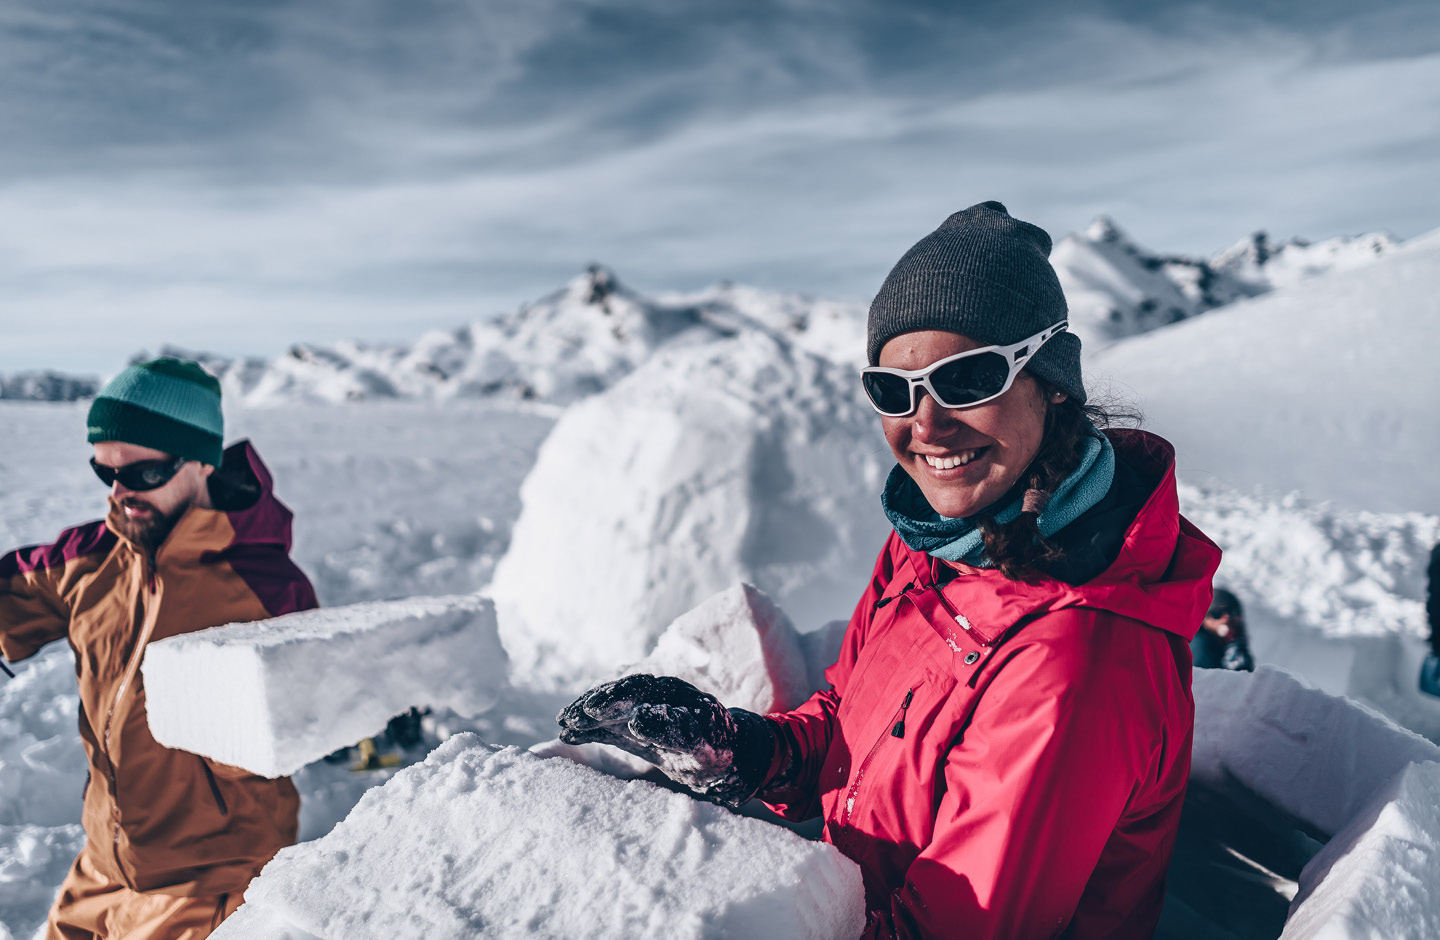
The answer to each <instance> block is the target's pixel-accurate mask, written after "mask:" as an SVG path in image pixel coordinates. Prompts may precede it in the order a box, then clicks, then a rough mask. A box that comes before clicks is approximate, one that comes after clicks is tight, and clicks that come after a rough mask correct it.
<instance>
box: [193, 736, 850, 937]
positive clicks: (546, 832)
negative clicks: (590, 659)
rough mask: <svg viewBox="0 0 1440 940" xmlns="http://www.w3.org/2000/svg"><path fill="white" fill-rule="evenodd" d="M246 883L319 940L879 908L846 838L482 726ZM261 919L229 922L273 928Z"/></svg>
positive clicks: (717, 921) (714, 932)
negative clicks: (760, 816) (824, 838)
mask: <svg viewBox="0 0 1440 940" xmlns="http://www.w3.org/2000/svg"><path fill="white" fill-rule="evenodd" d="M245 897H246V902H247V903H246V905H245V907H242V908H241V913H247V909H249V908H251V907H254V908H257V909H258V910H256V911H255V912H254V913H253V914H249V913H247V917H249V918H251V921H252V922H264V921H268V922H269V923H271V924H282V925H285V926H286V928H287V929H290V930H291V931H292V935H294V936H304V935H306V934H308V935H312V936H314V937H316V938H319V940H367V938H373V940H452V938H453V940H461V938H465V940H469V938H473V937H522V936H523V937H533V938H556V940H560V938H563V940H572V938H575V937H586V938H594V940H611V938H613V940H622V938H623V940H645V938H656V940H660V938H664V940H689V938H694V940H700V938H705V940H724V938H731V940H760V938H772V940H854V938H856V937H858V936H859V935H860V932H861V930H862V929H863V927H864V922H865V910H864V908H865V905H864V888H863V885H862V883H861V878H860V869H859V868H858V867H857V866H856V865H855V864H854V863H853V862H851V861H850V860H849V859H847V858H845V857H844V856H843V855H842V854H841V853H840V852H839V851H838V850H837V849H835V848H834V847H833V846H830V845H826V844H824V843H818V842H810V841H807V840H805V839H803V838H801V837H799V836H796V835H794V834H793V833H791V832H788V831H787V830H785V829H782V828H780V827H777V826H773V825H770V824H768V823H764V822H760V821H758V820H754V819H748V818H745V817H742V816H737V815H734V814H732V813H730V812H729V811H728V810H725V809H723V808H722V807H719V806H715V805H713V804H709V803H699V802H696V801H694V800H692V799H690V798H689V797H687V796H683V795H681V794H679V793H673V792H670V791H668V790H664V789H661V788H659V787H656V786H653V785H651V784H648V783H644V782H641V781H628V782H627V781H621V780H616V779H614V778H611V777H607V776H605V775H604V774H601V773H599V772H597V771H594V770H591V769H589V768H587V767H583V766H581V765H579V764H575V763H571V762H570V761H564V760H544V759H542V758H539V757H536V756H535V755H533V754H529V753H527V752H525V751H521V750H519V749H517V748H504V749H495V748H491V747H489V746H488V745H485V744H484V743H483V742H481V740H480V739H479V738H478V737H476V736H475V735H472V734H460V735H456V736H455V737H453V738H451V739H450V740H449V741H447V742H445V744H443V745H441V746H440V747H439V748H437V749H436V750H435V751H434V752H432V753H431V755H430V756H429V757H428V758H427V759H426V760H425V762H424V763H423V764H417V765H415V766H413V767H409V768H406V769H405V770H403V771H401V772H400V773H398V774H396V775H395V777H394V778H393V779H391V780H390V781H389V782H388V783H386V784H385V785H384V786H383V787H380V788H378V789H375V790H371V791H370V792H369V793H367V794H366V795H365V797H364V798H363V799H362V800H361V801H360V803H359V804H358V805H357V806H356V807H355V809H354V811H352V812H351V814H350V815H349V816H348V817H347V818H346V819H345V821H344V822H342V823H340V824H339V825H338V826H336V828H335V829H334V830H333V831H332V832H331V833H330V834H329V835H327V836H325V837H324V838H321V839H319V840H317V841H315V842H310V843H304V844H301V845H296V846H291V847H289V848H286V849H282V850H281V851H280V853H279V854H278V855H276V856H275V858H274V859H273V860H272V861H271V862H270V864H269V865H267V866H266V867H265V870H264V871H263V872H262V873H261V874H260V876H259V877H258V878H257V879H256V880H255V881H254V882H252V883H251V885H250V887H249V889H248V890H247V891H246V894H245ZM262 915H263V917H262ZM238 918H239V915H237V919H238ZM244 927H245V924H244V923H241V924H239V926H238V927H237V928H232V927H231V923H230V922H227V923H225V924H223V925H221V928H220V929H219V930H218V931H216V932H215V934H214V935H213V936H214V937H215V940H241V938H247V940H248V938H251V937H258V936H259V935H258V934H255V933H253V932H248V933H247V932H244V930H243V929H241V928H244ZM299 931H303V933H299Z"/></svg>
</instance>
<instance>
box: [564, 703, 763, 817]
mask: <svg viewBox="0 0 1440 940" xmlns="http://www.w3.org/2000/svg"><path fill="white" fill-rule="evenodd" d="M555 720H556V722H558V723H559V725H560V740H562V741H564V742H565V743H566V744H587V743H595V744H611V745H614V746H615V747H618V748H620V749H622V750H625V751H629V752H630V753H631V754H635V755H637V756H639V757H643V758H645V759H646V760H648V761H649V762H650V763H652V764H654V765H655V766H657V767H659V768H660V770H661V771H663V772H664V774H665V776H667V777H669V778H670V779H671V780H674V781H676V782H677V783H681V784H684V785H685V786H687V787H689V788H690V789H691V790H692V791H694V792H695V794H696V795H697V796H701V797H704V798H705V799H708V800H712V801H714V802H716V803H724V804H725V805H727V806H730V807H738V806H739V805H740V804H741V803H744V802H745V801H746V800H748V799H750V797H752V796H754V795H755V793H756V791H758V790H759V789H760V787H761V786H762V785H763V784H764V783H765V775H766V773H767V772H768V771H769V769H770V760H771V757H772V756H773V754H774V749H775V732H774V729H773V728H772V727H771V723H770V721H769V719H767V718H764V717H762V716H760V715H757V714H755V713H754V712H747V711H745V710H744V709H740V708H731V709H726V708H725V706H723V705H721V704H720V702H719V700H718V699H716V698H715V696H713V695H710V694H708V693H705V692H701V691H700V690H699V689H697V688H695V687H694V686H693V685H691V684H690V683H688V682H686V681H685V680H683V679H676V678H674V677H672V676H646V675H635V676H625V677H624V678H621V679H616V680H615V681H614V682H606V683H603V684H601V685H597V686H596V687H595V688H593V689H591V690H590V691H589V692H586V693H585V694H584V695H582V696H580V697H579V698H577V699H576V700H575V701H573V702H571V703H570V704H569V705H567V706H565V708H564V709H563V710H562V711H561V712H560V714H559V715H558V716H556V719H555Z"/></svg>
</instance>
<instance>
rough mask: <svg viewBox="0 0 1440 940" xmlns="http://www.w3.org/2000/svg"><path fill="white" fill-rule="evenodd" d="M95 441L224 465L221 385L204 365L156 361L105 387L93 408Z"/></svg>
mask: <svg viewBox="0 0 1440 940" xmlns="http://www.w3.org/2000/svg"><path fill="white" fill-rule="evenodd" d="M85 423H86V424H87V425H88V426H89V432H90V433H89V434H88V436H87V437H86V440H88V441H89V442H90V443H92V444H95V443H99V442H100V441H121V442H123V443H126V444H135V445H137V446H139V447H151V448H154V449H155V450H163V451H164V452H165V453H167V454H174V455H175V456H176V457H185V458H187V459H189V460H198V461H199V462H200V463H208V464H210V465H211V466H212V467H218V466H220V454H221V452H222V451H223V446H222V442H223V440H224V437H225V418H224V416H223V415H222V414H221V412H220V383H219V382H218V381H216V379H215V376H213V375H211V374H210V373H209V372H206V371H205V370H204V369H202V368H201V367H200V365H199V364H198V363H194V362H190V361H189V360H186V359H170V358H164V359H151V360H150V361H149V362H141V363H137V364H135V365H133V366H131V367H130V368H128V369H126V370H125V371H124V372H121V373H120V374H119V375H117V376H115V378H113V379H111V380H110V381H109V382H107V383H106V384H105V387H104V388H102V389H101V390H100V394H99V395H97V396H96V397H95V401H94V403H92V404H91V405H90V416H89V417H88V418H87V419H86V422H85Z"/></svg>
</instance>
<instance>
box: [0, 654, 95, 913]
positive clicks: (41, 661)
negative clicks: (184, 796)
mask: <svg viewBox="0 0 1440 940" xmlns="http://www.w3.org/2000/svg"><path fill="white" fill-rule="evenodd" d="M15 672H16V678H14V679H7V678H5V677H4V676H0V940H8V938H9V937H10V933H9V932H8V931H13V934H14V937H15V938H18V940H29V933H30V931H31V930H32V929H33V927H34V925H36V924H38V923H40V922H42V921H43V920H44V919H45V912H46V911H47V910H48V909H49V907H50V902H51V901H53V900H54V899H55V888H56V887H57V886H58V885H59V884H60V881H61V880H62V879H63V878H64V877H65V873H66V872H67V871H68V870H69V869H70V863H71V862H72V861H74V859H75V856H76V854H77V853H78V852H79V851H80V847H81V845H83V844H84V842H85V834H84V832H83V831H82V830H81V828H80V797H81V793H82V791H83V788H84V785H85V754H84V752H83V751H82V750H81V748H80V739H79V736H78V735H76V733H75V724H76V718H77V711H78V706H79V701H78V699H77V697H76V695H75V666H74V661H73V656H72V654H71V652H70V649H69V648H68V647H66V646H64V645H57V646H55V647H52V648H50V649H47V650H45V651H44V652H42V653H40V654H39V655H38V656H36V657H34V658H33V659H31V660H29V661H27V662H26V663H25V664H24V665H23V667H17V668H16V670H15Z"/></svg>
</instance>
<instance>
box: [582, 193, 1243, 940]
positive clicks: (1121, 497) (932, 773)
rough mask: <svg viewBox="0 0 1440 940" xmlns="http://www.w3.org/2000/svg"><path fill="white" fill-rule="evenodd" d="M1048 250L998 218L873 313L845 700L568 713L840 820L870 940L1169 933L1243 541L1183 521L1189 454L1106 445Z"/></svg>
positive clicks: (626, 693)
mask: <svg viewBox="0 0 1440 940" xmlns="http://www.w3.org/2000/svg"><path fill="white" fill-rule="evenodd" d="M1049 253H1050V237H1049V236H1048V235H1047V234H1046V233H1045V232H1044V231H1043V230H1041V229H1040V228H1038V227H1036V226H1034V225H1031V224H1029V223H1027V222H1022V221H1020V220H1018V219H1015V218H1013V217H1012V216H1011V215H1010V214H1009V213H1008V212H1007V211H1006V209H1005V207H1004V206H1003V205H1001V204H999V203H997V202H987V203H982V204H980V205H977V206H972V207H971V208H969V209H966V210H964V211H962V212H957V213H955V214H954V215H952V216H950V218H948V219H946V220H945V222H944V223H943V224H942V225H941V226H940V228H939V229H937V230H936V231H935V232H933V233H931V234H930V235H929V236H927V237H926V238H924V239H922V240H921V241H920V242H919V243H918V244H916V245H915V246H914V247H913V248H911V249H910V251H909V252H907V253H906V254H905V255H904V257H902V258H901V259H900V261H899V263H897V264H896V266H895V268H894V269H893V270H892V271H891V272H890V275H889V277H887V278H886V280H885V283H884V284H883V285H882V286H881V288H880V292H879V293H878V294H877V295H876V297H875V300H874V302H873V303H872V304H871V307H870V316H869V324H868V340H867V345H868V356H869V361H870V363H871V366H870V367H869V368H867V369H865V370H863V372H862V375H861V379H862V384H863V386H864V389H865V392H866V394H867V395H868V396H869V398H870V402H871V404H872V405H873V406H874V408H875V410H876V411H877V412H879V413H880V422H881V426H882V429H883V430H884V433H885V438H886V441H887V442H888V443H889V446H890V450H891V452H892V453H893V454H894V456H895V459H896V462H897V465H896V466H895V468H894V469H893V470H892V471H891V474H890V478H889V480H888V482H887V483H886V486H885V489H884V492H883V495H882V497H881V504H882V506H883V507H884V509H885V511H886V514H887V515H888V517H889V518H890V521H891V523H892V524H893V526H894V529H895V531H894V532H893V533H892V534H891V535H890V537H889V539H888V540H887V542H886V544H885V546H884V548H883V549H882V550H881V552H880V555H879V558H878V560H877V561H876V564H875V568H874V571H873V573H872V575H871V577H870V579H869V580H868V581H867V582H866V583H865V584H863V585H857V588H858V589H859V590H858V592H857V593H859V594H860V599H859V603H858V604H857V605H856V607H855V612H854V614H853V616H852V617H851V619H850V624H849V626H848V628H847V630H846V633H845V638H844V642H843V645H842V647H841V651H840V655H839V659H838V660H837V662H836V663H835V664H834V665H833V666H831V667H830V669H828V670H827V671H826V674H825V677H826V679H827V680H828V682H829V683H830V685H831V686H832V687H833V688H830V689H826V690H824V691H820V692H817V693H816V694H815V695H813V696H812V697H811V698H810V700H809V701H808V702H806V703H805V704H804V705H802V706H800V707H799V708H797V709H795V710H794V711H791V712H784V713H777V714H772V715H757V714H754V713H752V712H747V711H744V710H741V709H726V708H725V707H724V706H723V705H722V704H721V703H719V702H718V701H716V700H715V698H714V697H713V696H710V695H708V694H705V693H703V692H701V691H700V690H698V689H696V688H695V687H694V686H692V685H690V684H688V683H686V682H683V681H681V680H680V679H676V678H673V677H668V676H646V675H632V676H627V677H625V678H622V679H619V680H616V681H614V682H610V683H605V684H603V685H600V686H597V687H596V688H594V689H592V690H590V691H589V692H587V693H585V694H584V695H582V696H580V698H578V699H577V700H576V701H574V702H573V703H571V704H570V705H569V706H567V707H566V708H565V709H564V710H563V711H562V712H561V713H560V715H559V724H560V727H561V739H562V740H564V741H566V742H569V743H572V744H579V743H584V742H587V741H594V742H600V743H605V744H613V745H616V746H618V747H621V748H625V749H626V750H629V751H631V752H632V753H635V754H638V755H640V756H642V757H644V758H646V759H647V760H650V761H651V762H652V763H655V764H656V765H658V766H659V767H660V769H661V770H662V771H664V772H665V773H666V774H667V775H668V776H670V777H671V778H672V779H674V780H676V781H678V782H680V783H682V784H684V785H685V786H687V787H690V788H691V789H692V790H693V791H694V792H696V793H697V794H699V795H701V796H703V797H706V798H708V799H712V800H716V801H718V802H722V803H725V804H728V805H731V806H738V805H739V804H740V803H743V802H744V801H745V800H747V799H748V798H750V797H752V796H758V797H759V798H760V799H761V800H763V801H765V802H766V803H768V804H769V805H770V806H771V807H772V808H774V809H775V810H776V811H778V812H780V813H781V814H782V815H784V816H786V817H787V818H789V819H792V820H803V819H809V818H813V817H816V816H819V817H821V818H822V819H823V820H824V828H823V830H822V835H823V838H824V839H825V840H826V841H828V842H830V843H832V844H833V845H835V846H836V847H837V848H838V849H840V851H842V852H844V853H845V854H846V855H847V856H849V857H850V858H851V859H853V860H854V861H855V862H856V863H857V864H858V865H859V866H860V870H861V873H862V875H863V877H864V884H865V901H866V908H867V912H868V913H867V923H866V927H865V932H864V935H863V936H864V937H865V938H867V940H881V938H884V940H889V938H907V940H939V938H956V940H960V938H964V940H1001V938H1004V940H1029V938H1037V940H1038V938H1054V937H1061V936H1063V937H1066V938H1069V940H1080V938H1099V937H1108V938H1135V940H1139V938H1144V937H1149V936H1150V935H1151V934H1152V933H1153V932H1154V929H1155V925H1156V923H1157V921H1158V919H1159V917H1160V909H1161V905H1162V902H1163V899H1164V883H1165V873H1166V870H1167V868H1168V867H1169V862H1170V856H1171V852H1172V850H1173V848H1174V845H1175V838H1176V835H1177V832H1178V829H1179V824H1180V810H1181V805H1182V803H1183V801H1184V797H1185V789H1186V785H1187V782H1188V779H1189V771H1190V746H1191V738H1192V736H1193V731H1194V708H1195V704H1194V699H1193V697H1192V695H1191V690H1190V679H1191V664H1190V651H1189V648H1188V644H1189V642H1190V640H1191V638H1193V637H1194V635H1195V631H1196V630H1198V629H1199V627H1200V621H1201V619H1202V618H1203V616H1204V614H1205V610H1206V605H1207V604H1208V603H1209V602H1210V596H1211V578H1212V577H1213V575H1214V573H1215V569H1216V567H1217V566H1218V565H1219V561H1220V550H1219V549H1218V548H1216V547H1215V545H1214V544H1213V543H1211V542H1210V541H1209V540H1208V539H1207V538H1205V536H1204V535H1203V534H1202V533H1201V532H1200V531H1199V530H1198V529H1196V528H1195V527H1194V526H1192V525H1191V524H1190V523H1189V522H1187V521H1186V520H1185V519H1184V518H1182V517H1181V516H1180V512H1179V503H1178V496H1177V493H1176V485H1175V452H1174V449H1173V448H1172V447H1171V446H1170V445H1169V444H1168V443H1166V442H1165V441H1163V440H1161V439H1160V438H1158V437H1155V436H1154V435H1151V434H1147V433H1144V432H1141V431H1132V430H1121V429H1113V428H1112V429H1108V430H1104V431H1102V430H1099V429H1097V427H1096V425H1095V423H1094V421H1095V419H1097V418H1099V419H1101V420H1102V421H1103V420H1104V419H1105V418H1107V417H1108V416H1106V415H1105V414H1104V413H1103V411H1101V410H1100V409H1097V408H1094V407H1089V406H1087V405H1086V390H1085V385H1084V383H1083V381H1082V377H1081V360H1080V342H1079V339H1078V338H1077V337H1075V336H1074V335H1073V334H1071V333H1068V332H1067V331H1066V305H1065V297H1064V294H1063V293H1062V291H1061V289H1060V284H1059V281H1058V279H1057V278H1056V275H1055V272H1054V269H1053V268H1051V266H1050V263H1049V261H1048V256H1049ZM857 446H858V445H857Z"/></svg>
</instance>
